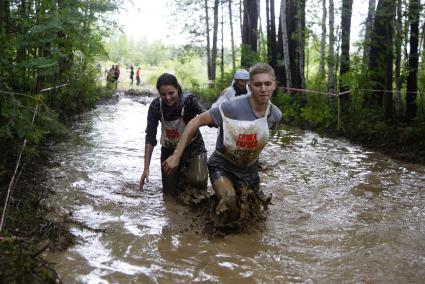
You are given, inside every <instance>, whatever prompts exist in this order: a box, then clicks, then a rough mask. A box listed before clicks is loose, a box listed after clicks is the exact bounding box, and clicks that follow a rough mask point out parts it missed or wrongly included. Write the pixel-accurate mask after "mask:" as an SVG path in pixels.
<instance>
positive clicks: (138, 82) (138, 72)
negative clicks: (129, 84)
mask: <svg viewBox="0 0 425 284" xmlns="http://www.w3.org/2000/svg"><path fill="white" fill-rule="evenodd" d="M136 85H137V86H139V85H140V67H137V70H136Z"/></svg>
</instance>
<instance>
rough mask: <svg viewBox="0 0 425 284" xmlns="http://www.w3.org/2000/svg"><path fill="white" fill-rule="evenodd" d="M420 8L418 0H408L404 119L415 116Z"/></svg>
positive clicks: (411, 118)
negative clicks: (407, 56)
mask: <svg viewBox="0 0 425 284" xmlns="http://www.w3.org/2000/svg"><path fill="white" fill-rule="evenodd" d="M420 10H421V3H420V0H410V1H409V22H410V40H409V44H410V53H409V63H408V68H407V70H408V75H407V92H406V119H407V120H408V121H411V120H413V119H414V118H415V117H416V111H417V105H416V92H417V91H418V62H419V54H418V43H419V15H420Z"/></svg>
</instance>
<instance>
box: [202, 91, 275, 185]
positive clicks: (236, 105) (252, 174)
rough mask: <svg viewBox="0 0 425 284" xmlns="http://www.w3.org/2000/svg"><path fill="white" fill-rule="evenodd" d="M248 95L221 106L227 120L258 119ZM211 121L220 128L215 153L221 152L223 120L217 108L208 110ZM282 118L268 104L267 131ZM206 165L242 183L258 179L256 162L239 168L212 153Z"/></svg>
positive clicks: (271, 105) (273, 107) (272, 106)
mask: <svg viewBox="0 0 425 284" xmlns="http://www.w3.org/2000/svg"><path fill="white" fill-rule="evenodd" d="M249 98H250V95H243V96H239V97H235V98H232V99H230V100H227V101H225V102H223V103H222V104H221V108H222V110H223V114H224V116H225V117H227V118H231V119H236V120H245V121H252V120H256V119H258V117H256V116H255V113H254V111H253V110H252V107H251V102H250V99H249ZM209 113H210V115H211V118H212V120H213V121H214V123H215V124H216V125H217V126H218V127H219V128H220V132H219V135H218V137H217V143H216V151H222V150H223V148H224V146H223V128H222V126H223V120H222V117H221V114H220V109H219V107H215V108H212V109H210V110H209ZM281 118H282V112H281V111H280V109H279V108H278V107H276V106H275V105H273V104H270V110H269V115H268V116H267V123H268V125H269V129H274V128H276V126H277V125H278V123H279V121H280V119H281ZM208 165H209V166H212V167H218V168H221V169H223V170H224V171H227V172H230V173H232V174H234V175H235V176H237V177H238V178H239V179H241V180H244V181H250V180H253V179H255V178H257V177H258V160H257V161H256V162H255V163H253V164H252V165H250V166H249V167H239V166H237V165H234V164H233V163H231V162H230V161H228V160H227V159H225V158H223V157H222V156H220V155H219V154H217V153H215V152H214V153H213V154H212V155H211V157H210V158H209V159H208Z"/></svg>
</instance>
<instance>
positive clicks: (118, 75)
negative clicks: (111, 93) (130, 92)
mask: <svg viewBox="0 0 425 284" xmlns="http://www.w3.org/2000/svg"><path fill="white" fill-rule="evenodd" d="M119 78H120V68H119V67H118V65H115V69H114V87H115V89H116V88H117V87H118V79H119Z"/></svg>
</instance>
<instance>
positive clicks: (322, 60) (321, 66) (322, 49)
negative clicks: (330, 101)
mask: <svg viewBox="0 0 425 284" xmlns="http://www.w3.org/2000/svg"><path fill="white" fill-rule="evenodd" d="M326 18H327V8H326V0H322V34H321V36H320V54H319V56H320V59H319V74H318V77H319V80H320V84H321V83H322V82H323V79H325V56H326V54H325V48H326Z"/></svg>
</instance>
